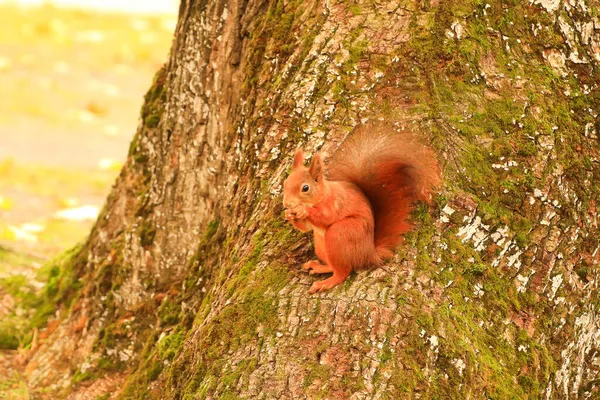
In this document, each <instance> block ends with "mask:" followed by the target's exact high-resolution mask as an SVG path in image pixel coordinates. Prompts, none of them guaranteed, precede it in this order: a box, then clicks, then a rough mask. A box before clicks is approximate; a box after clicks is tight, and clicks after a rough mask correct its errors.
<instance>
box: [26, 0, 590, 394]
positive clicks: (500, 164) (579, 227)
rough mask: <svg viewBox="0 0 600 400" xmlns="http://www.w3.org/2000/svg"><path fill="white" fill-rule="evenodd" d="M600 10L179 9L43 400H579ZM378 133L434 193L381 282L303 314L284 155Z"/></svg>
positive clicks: (585, 386) (39, 373)
mask: <svg viewBox="0 0 600 400" xmlns="http://www.w3.org/2000/svg"><path fill="white" fill-rule="evenodd" d="M599 11H600V9H599V8H598V5H597V4H596V3H593V2H591V1H589V2H586V1H583V0H563V1H558V0H557V1H547V0H536V1H534V2H521V1H516V0H509V1H491V2H489V3H482V2H479V1H472V2H464V1H454V0H450V1H443V2H438V1H433V0H431V1H424V2H422V1H415V2H412V1H406V2H396V1H389V2H385V1H381V2H380V1H335V0H323V1H318V0H311V1H297V0H288V1H281V0H269V1H267V0H263V1H261V0H229V1H225V0H214V1H200V0H183V1H182V2H181V7H180V12H179V21H178V25H177V28H176V31H175V37H174V40H173V46H172V50H171V54H170V57H169V60H168V62H167V63H166V64H165V66H164V67H163V68H162V69H161V70H160V71H159V72H158V73H157V75H156V78H155V81H154V83H153V85H152V87H151V89H150V90H149V91H148V94H147V95H146V97H145V103H144V106H143V109H142V112H141V117H140V124H139V127H138V131H137V133H136V135H135V138H134V140H133V142H132V144H131V148H130V153H129V156H128V159H127V163H126V165H125V166H124V168H123V171H122V172H121V175H120V177H119V179H118V180H117V182H116V184H115V186H114V188H113V190H112V193H111V194H110V196H109V198H108V199H107V203H106V206H105V208H104V210H103V212H102V213H101V216H100V217H99V219H98V221H97V223H96V225H95V227H94V228H93V230H92V232H91V234H90V236H89V239H88V240H87V242H86V243H85V244H84V245H83V246H81V248H79V249H77V250H75V251H73V252H72V253H71V254H70V255H68V256H67V257H66V259H65V260H64V261H63V262H62V266H61V271H60V274H59V275H58V276H57V277H56V278H55V280H54V282H53V285H54V286H55V289H57V290H52V291H50V292H49V293H50V294H49V301H50V302H52V304H54V305H55V306H56V307H57V309H58V313H57V316H56V318H55V319H53V320H52V321H50V322H49V324H48V327H47V328H46V329H45V330H44V331H42V332H40V334H39V335H38V338H39V339H38V340H36V341H35V342H34V343H33V345H32V349H31V352H30V359H29V362H28V365H27V376H28V380H29V383H30V385H31V387H32V388H34V389H42V388H43V389H44V390H43V391H40V392H39V393H38V396H40V397H48V396H50V397H49V398H57V397H59V398H61V397H69V398H73V399H82V398H92V399H93V398H97V397H98V396H104V397H103V398H160V399H171V398H172V399H194V398H209V399H226V398H249V399H262V398H264V399H296V398H297V399H300V398H309V399H314V398H330V399H347V398H352V399H367V398H369V399H371V398H372V399H382V398H389V399H399V398H474V399H475V398H493V399H504V398H540V397H541V398H548V399H550V398H592V397H593V396H597V395H598V393H599V390H600V389H599V388H600V316H599V312H600V302H599V301H598V299H599V298H600V296H599V294H600V293H599V288H598V282H599V270H598V262H599V258H600V255H599V253H598V249H599V247H600V246H599V242H598V237H599V232H598V219H597V216H596V201H597V199H598V192H599V186H598V184H597V182H599V181H600V173H599V171H600V168H599V165H598V162H599V161H598V155H599V142H598V129H599V128H600V119H599V117H598V112H599V111H598V110H599V106H600V91H599V88H598V82H600V75H599V69H598V68H599V63H600V20H599V18H598V15H599ZM373 118H379V119H385V120H387V121H388V122H389V123H390V124H396V125H397V126H398V127H399V128H403V129H410V130H413V131H416V132H419V135H421V137H422V139H423V141H424V142H425V143H427V144H428V145H431V146H432V147H433V148H434V149H436V151H437V154H438V156H439V160H440V163H441V164H442V165H443V169H444V181H445V183H444V187H443V188H442V189H440V193H439V194H438V195H437V196H436V198H435V199H434V204H433V205H432V206H431V207H424V206H420V207H419V208H418V209H417V210H416V211H415V213H414V214H413V220H414V222H415V225H416V228H415V230H414V232H411V233H410V234H409V235H407V238H406V241H405V244H404V245H403V246H402V247H401V249H400V250H399V251H398V252H397V254H396V256H395V258H394V259H393V260H392V261H390V262H388V263H387V264H386V265H385V267H383V268H379V269H376V270H373V271H368V272H361V273H358V274H354V275H353V276H352V277H351V278H350V279H349V280H348V281H347V282H346V283H345V284H343V285H341V286H340V287H337V288H334V289H332V290H330V291H328V292H326V293H323V294H318V295H312V296H311V295H308V294H307V293H306V291H307V289H308V288H309V287H310V285H311V283H312V282H313V281H314V279H315V278H314V277H312V276H308V275H306V274H304V273H302V272H301V271H300V269H299V266H300V265H301V264H302V263H303V262H305V261H307V260H308V259H310V258H311V256H312V246H311V243H310V237H308V236H307V235H304V234H301V233H299V232H296V231H294V230H293V229H292V227H291V226H290V225H289V224H288V223H287V222H286V221H284V219H283V216H282V214H283V213H282V206H281V190H282V182H283V180H284V178H285V176H286V173H287V169H288V167H289V165H290V160H291V154H292V153H293V151H294V149H295V148H297V147H298V146H299V145H303V146H304V147H305V149H306V150H307V153H309V154H310V153H312V152H314V151H316V150H318V149H322V150H323V151H325V153H329V154H331V151H332V150H333V149H335V147H336V146H337V145H338V144H339V143H340V142H341V141H342V140H343V139H344V137H345V136H346V135H347V134H348V133H349V132H351V131H352V129H353V128H354V127H355V126H356V125H357V124H359V123H360V122H361V121H364V120H366V119H373Z"/></svg>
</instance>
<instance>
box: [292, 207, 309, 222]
mask: <svg viewBox="0 0 600 400" xmlns="http://www.w3.org/2000/svg"><path fill="white" fill-rule="evenodd" d="M292 212H293V213H294V215H295V217H296V219H305V218H306V217H308V211H307V210H306V207H305V206H301V205H298V206H296V207H294V208H292Z"/></svg>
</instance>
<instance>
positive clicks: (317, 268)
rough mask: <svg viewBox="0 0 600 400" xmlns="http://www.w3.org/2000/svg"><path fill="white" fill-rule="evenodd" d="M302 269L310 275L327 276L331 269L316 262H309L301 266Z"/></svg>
mask: <svg viewBox="0 0 600 400" xmlns="http://www.w3.org/2000/svg"><path fill="white" fill-rule="evenodd" d="M302 269H303V270H305V271H308V273H309V274H310V275H314V274H329V273H331V272H333V269H332V268H331V267H330V266H329V265H327V264H321V262H319V261H318V260H310V261H308V262H305V263H304V264H302Z"/></svg>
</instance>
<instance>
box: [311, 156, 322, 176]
mask: <svg viewBox="0 0 600 400" xmlns="http://www.w3.org/2000/svg"><path fill="white" fill-rule="evenodd" d="M308 173H309V174H310V176H312V178H313V179H314V180H315V181H318V180H320V179H321V178H322V177H323V158H322V156H321V153H315V155H314V156H313V158H312V160H311V162H310V167H309V168H308Z"/></svg>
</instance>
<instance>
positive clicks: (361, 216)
mask: <svg viewBox="0 0 600 400" xmlns="http://www.w3.org/2000/svg"><path fill="white" fill-rule="evenodd" d="M303 164H304V154H303V152H302V150H298V151H297V152H296V154H295V156H294V162H293V165H292V173H291V174H290V176H289V177H288V178H287V179H286V181H285V183H284V198H283V203H284V206H285V207H286V218H287V219H289V220H290V221H291V222H292V223H293V224H294V226H295V227H296V228H298V229H300V230H302V231H307V230H311V229H312V230H313V231H314V235H315V251H316V253H317V256H318V257H319V259H320V260H321V261H322V262H323V264H320V263H318V262H315V261H313V262H309V263H306V264H305V265H304V267H305V269H311V270H312V271H311V273H313V272H314V273H321V272H323V273H326V272H333V276H331V277H330V278H328V279H326V280H324V281H321V282H315V284H313V286H312V287H311V289H310V292H311V293H314V292H316V291H320V290H326V289H329V288H331V287H333V286H335V285H337V284H339V283H341V282H343V281H344V280H345V279H346V278H347V277H348V275H349V274H350V272H351V271H353V270H358V269H362V268H368V267H376V266H379V265H381V263H382V262H383V260H384V259H386V258H389V257H391V256H392V255H393V254H394V250H395V248H396V247H397V246H398V245H399V244H400V243H401V241H402V235H403V234H405V233H406V232H407V231H409V230H410V229H411V224H410V223H409V222H408V220H407V218H408V216H409V214H410V211H411V209H412V206H413V204H414V203H415V202H416V201H425V202H429V201H430V198H431V190H432V188H434V187H435V186H437V185H439V183H440V170H439V167H438V165H437V161H436V158H435V154H434V153H433V151H432V150H430V149H428V148H426V147H424V146H422V145H421V144H419V143H418V141H417V140H416V138H415V136H414V135H412V134H406V133H402V134H400V133H396V132H394V131H393V130H392V129H391V128H390V127H389V126H386V125H384V124H382V123H377V122H375V123H369V124H367V125H362V126H360V127H358V128H357V129H356V130H355V132H354V133H353V134H352V135H351V136H350V137H349V138H348V139H347V140H346V141H344V143H342V145H341V146H340V147H339V148H338V150H337V151H336V152H335V154H334V155H333V157H331V159H329V160H328V162H327V166H326V167H325V166H324V165H323V161H322V159H321V155H320V154H319V153H317V154H315V156H313V159H312V161H311V165H310V167H309V168H305V167H304V166H303Z"/></svg>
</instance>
